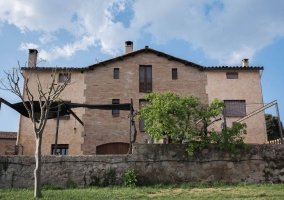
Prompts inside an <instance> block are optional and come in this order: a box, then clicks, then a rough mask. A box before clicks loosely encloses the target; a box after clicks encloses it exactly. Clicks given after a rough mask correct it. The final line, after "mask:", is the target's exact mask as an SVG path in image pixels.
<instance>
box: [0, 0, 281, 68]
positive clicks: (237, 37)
mask: <svg viewBox="0 0 284 200" xmlns="http://www.w3.org/2000/svg"><path fill="white" fill-rule="evenodd" d="M0 8H1V9H0V25H1V23H2V25H3V24H6V23H8V24H12V25H14V26H16V27H17V28H18V29H19V30H20V31H21V33H22V34H29V33H30V32H36V33H38V40H37V42H38V43H36V44H35V43H34V42H33V43H30V42H29V41H23V43H22V44H20V45H19V49H22V50H25V49H27V48H39V50H40V54H41V57H42V58H45V59H48V60H54V59H57V58H59V57H66V58H68V57H72V56H73V55H74V54H75V53H76V52H77V51H81V50H88V48H90V47H93V46H96V47H99V48H100V49H101V51H102V52H103V53H105V54H109V55H111V56H114V55H117V54H120V53H122V52H123V51H122V45H121V44H122V41H127V40H133V41H134V42H135V41H137V40H139V39H140V38H142V37H143V35H145V34H149V35H150V37H151V40H152V41H151V42H154V43H158V44H159V43H167V42H168V41H170V40H173V39H180V40H183V41H184V42H186V43H187V44H188V45H189V46H190V47H191V48H195V49H201V50H202V51H203V52H204V53H205V55H206V56H207V57H208V58H210V59H216V60H218V61H219V63H220V64H228V65H234V64H237V63H239V61H240V60H241V59H242V58H244V57H248V58H250V59H252V58H253V56H254V54H255V53H256V52H257V51H259V50H261V49H262V48H264V47H265V46H267V45H269V44H272V43H273V42H274V40H276V39H277V38H279V37H283V36H284V26H283V22H284V12H283V8H284V1H267V0H250V1H247V0H238V1H235V0H223V1H222V0H216V1H211V0H199V1H195V0H194V1H189V0H168V1H165V0H155V1H152V0H128V1H125V0H104V1H101V0H96V1H95V0H94V1H79V0H60V1H57V0H49V1H48V2H45V1H37V0H29V1H26V0H13V1H8V0H4V1H3V0H2V1H0ZM0 29H1V26H0ZM62 31H64V32H66V33H65V34H67V37H68V39H65V40H64V42H60V43H59V39H58V38H59V35H60V32H62ZM145 45H147V44H145Z"/></svg>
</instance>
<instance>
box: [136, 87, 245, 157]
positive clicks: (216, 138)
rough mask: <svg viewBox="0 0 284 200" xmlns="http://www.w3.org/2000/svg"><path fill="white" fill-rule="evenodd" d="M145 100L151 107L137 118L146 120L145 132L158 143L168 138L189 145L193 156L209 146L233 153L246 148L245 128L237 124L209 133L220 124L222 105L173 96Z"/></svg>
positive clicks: (173, 94) (159, 96)
mask: <svg viewBox="0 0 284 200" xmlns="http://www.w3.org/2000/svg"><path fill="white" fill-rule="evenodd" d="M146 100H148V101H149V102H150V103H149V104H145V105H144V106H143V107H142V108H141V109H140V110H139V115H138V118H139V119H141V118H142V117H144V118H145V129H144V130H145V131H146V133H148V134H149V135H150V136H152V137H154V138H155V139H157V140H159V139H161V138H162V137H163V136H165V135H166V136H167V137H170V138H172V139H173V140H174V141H176V140H177V139H179V140H184V141H187V142H188V149H187V152H188V153H189V154H190V155H192V154H193V152H194V150H196V149H203V148H205V147H206V146H207V145H208V144H210V143H216V144H218V145H219V147H220V148H221V149H227V150H230V151H232V152H234V153H238V152H239V151H238V148H239V149H244V148H246V145H245V144H244V142H243V139H244V137H243V135H244V134H246V131H245V128H246V125H245V124H240V123H235V124H234V125H233V126H232V127H231V128H226V129H224V130H222V131H219V132H218V131H215V130H214V129H209V126H210V125H211V124H213V123H214V122H216V121H218V120H221V113H222V110H223V109H224V107H225V104H224V102H223V101H220V100H218V99H214V100H213V101H212V102H211V103H210V104H204V103H202V102H201V100H200V99H199V98H197V97H194V96H192V95H189V96H179V95H177V94H175V93H172V92H165V93H150V94H148V95H146Z"/></svg>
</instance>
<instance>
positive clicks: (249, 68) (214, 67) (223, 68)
mask: <svg viewBox="0 0 284 200" xmlns="http://www.w3.org/2000/svg"><path fill="white" fill-rule="evenodd" d="M204 69H205V70H263V67H262V66H259V67H254V66H248V67H242V66H241V67H239V66H213V67H205V68H204Z"/></svg>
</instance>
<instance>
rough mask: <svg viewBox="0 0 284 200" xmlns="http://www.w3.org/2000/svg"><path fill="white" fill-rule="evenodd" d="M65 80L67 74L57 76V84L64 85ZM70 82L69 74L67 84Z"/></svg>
mask: <svg viewBox="0 0 284 200" xmlns="http://www.w3.org/2000/svg"><path fill="white" fill-rule="evenodd" d="M67 79H68V74H67V73H60V74H59V78H58V82H59V83H64V82H65V81H66V80H67ZM70 81H71V74H70V78H69V80H68V81H67V83H70Z"/></svg>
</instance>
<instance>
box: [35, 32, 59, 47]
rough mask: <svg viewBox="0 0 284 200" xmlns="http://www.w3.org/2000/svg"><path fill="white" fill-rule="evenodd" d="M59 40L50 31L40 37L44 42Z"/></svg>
mask: <svg viewBox="0 0 284 200" xmlns="http://www.w3.org/2000/svg"><path fill="white" fill-rule="evenodd" d="M55 40H57V38H56V37H55V36H54V35H52V34H50V33H46V34H44V35H42V36H41V37H40V38H39V41H40V42H41V43H42V44H46V43H49V42H53V41H55Z"/></svg>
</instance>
